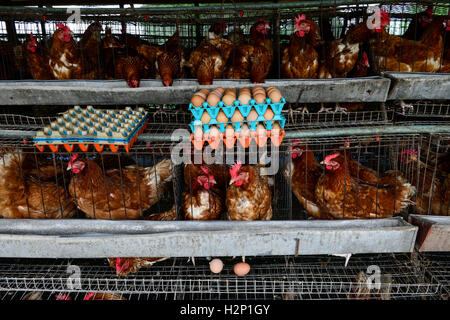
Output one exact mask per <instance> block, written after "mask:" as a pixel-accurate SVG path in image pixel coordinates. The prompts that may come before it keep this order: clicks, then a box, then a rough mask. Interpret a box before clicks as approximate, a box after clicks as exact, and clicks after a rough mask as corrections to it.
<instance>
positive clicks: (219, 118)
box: [216, 110, 228, 123]
mask: <svg viewBox="0 0 450 320" xmlns="http://www.w3.org/2000/svg"><path fill="white" fill-rule="evenodd" d="M216 120H217V122H219V123H225V122H227V121H228V118H227V116H226V115H225V112H223V111H222V110H220V111H219V113H218V114H217V117H216Z"/></svg>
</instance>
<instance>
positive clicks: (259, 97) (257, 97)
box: [253, 93, 266, 103]
mask: <svg viewBox="0 0 450 320" xmlns="http://www.w3.org/2000/svg"><path fill="white" fill-rule="evenodd" d="M253 99H255V102H256V103H264V101H265V100H266V95H265V94H262V93H258V94H256V95H255V96H253Z"/></svg>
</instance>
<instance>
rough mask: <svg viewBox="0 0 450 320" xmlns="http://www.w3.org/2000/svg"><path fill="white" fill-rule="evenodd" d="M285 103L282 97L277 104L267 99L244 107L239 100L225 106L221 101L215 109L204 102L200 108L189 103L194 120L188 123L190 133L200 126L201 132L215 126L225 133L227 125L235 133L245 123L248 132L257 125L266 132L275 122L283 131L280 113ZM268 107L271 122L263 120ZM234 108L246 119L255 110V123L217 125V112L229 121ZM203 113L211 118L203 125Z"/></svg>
mask: <svg viewBox="0 0 450 320" xmlns="http://www.w3.org/2000/svg"><path fill="white" fill-rule="evenodd" d="M285 103H286V100H285V99H284V97H281V100H280V102H277V103H275V102H272V101H271V100H270V99H269V98H267V99H266V100H265V101H264V103H256V101H255V100H254V99H251V100H250V101H249V103H248V104H245V105H241V104H240V102H239V100H235V101H234V103H233V104H232V105H226V104H225V103H224V102H223V101H219V103H218V105H217V106H215V107H213V106H210V105H209V103H208V102H206V101H205V102H204V103H203V104H202V106H200V107H195V106H194V105H193V104H192V103H191V104H189V110H190V111H191V113H192V115H193V116H194V120H193V121H192V122H191V123H190V127H191V130H192V132H194V127H195V126H197V125H202V126H203V132H205V133H207V132H209V130H210V128H211V126H212V125H217V126H218V128H219V131H220V132H225V129H226V126H227V125H228V124H232V125H233V127H234V130H235V131H240V130H241V126H242V124H243V123H247V125H248V126H249V128H250V130H252V131H254V130H256V127H257V126H258V124H259V123H263V124H264V127H265V128H266V129H267V130H272V126H273V121H277V122H278V123H279V124H280V126H281V129H284V124H285V122H286V119H285V117H284V116H283V115H282V113H281V111H282V109H283V106H284V104H285ZM269 107H270V108H271V109H272V111H273V113H274V117H273V119H272V120H270V121H267V120H266V119H265V118H264V113H265V112H266V111H267V108H269ZM236 108H237V109H238V110H239V111H240V113H241V114H242V116H243V117H244V118H246V117H247V116H248V115H249V113H250V111H251V110H252V108H255V110H256V112H257V113H258V118H257V119H256V120H255V121H248V120H244V121H239V122H232V121H227V122H223V123H219V122H218V121H217V115H218V114H219V112H220V111H221V110H222V111H223V112H224V113H225V116H226V117H227V118H228V119H230V118H231V117H232V116H233V114H234V112H235V111H236ZM205 111H206V112H208V114H209V116H210V117H211V120H210V121H209V123H207V124H203V123H202V122H201V118H202V115H203V112H205Z"/></svg>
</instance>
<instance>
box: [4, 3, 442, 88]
mask: <svg viewBox="0 0 450 320" xmlns="http://www.w3.org/2000/svg"><path fill="white" fill-rule="evenodd" d="M381 3H382V6H381V9H383V10H387V11H388V12H389V13H390V16H391V22H390V26H389V29H388V31H389V33H391V34H395V35H401V34H403V33H404V32H405V30H406V29H407V26H408V25H409V23H410V21H412V20H413V19H414V18H416V17H417V16H418V14H419V13H420V12H422V11H423V10H424V9H423V8H422V7H421V6H422V3H419V2H393V3H390V2H389V1H385V2H381ZM374 4H375V3H373V4H368V3H367V2H358V1H356V2H355V3H354V4H346V5H338V4H335V5H331V6H330V5H323V4H321V2H320V1H318V2H317V5H313V6H310V7H298V8H272V9H271V8H258V9H255V8H251V9H250V8H246V9H241V8H240V7H239V5H236V6H234V7H233V8H223V9H222V10H209V9H208V7H206V6H202V7H201V11H192V10H190V8H189V7H186V8H185V9H184V8H178V9H180V11H176V12H165V13H158V12H151V11H150V12H148V13H145V14H141V13H140V12H139V11H130V10H127V9H123V11H121V12H119V13H109V14H108V13H104V12H102V8H97V12H96V13H93V14H91V13H84V11H83V8H81V11H80V13H81V21H79V22H76V23H75V22H69V23H67V25H68V26H69V27H70V28H71V30H72V31H73V32H74V34H73V36H74V38H75V39H76V40H77V41H78V40H79V39H81V37H82V35H83V32H84V31H85V30H86V29H87V27H88V26H89V24H90V23H92V22H94V21H96V20H97V21H100V22H101V23H102V24H103V26H104V28H106V27H108V28H111V30H112V34H113V35H115V36H120V35H121V34H122V30H126V32H127V33H129V34H132V35H138V36H139V37H141V38H142V39H144V40H146V41H149V42H150V43H153V44H157V45H161V44H163V43H164V42H165V41H166V40H167V39H168V38H169V37H170V36H172V34H173V33H174V32H175V31H176V30H178V31H179V35H180V44H181V45H182V46H184V47H185V48H186V53H189V52H190V51H191V50H193V49H194V48H195V47H196V46H198V45H199V44H200V42H201V40H203V39H204V38H205V36H206V35H207V32H208V29H209V27H210V26H211V24H212V23H214V22H217V21H224V22H226V23H227V25H228V31H227V33H226V34H225V35H227V34H229V33H230V32H232V30H234V29H237V28H240V29H242V30H243V32H244V34H246V35H248V34H249V30H250V27H251V25H252V24H253V23H254V22H255V21H257V20H258V19H259V18H264V19H266V20H267V21H269V22H270V23H271V25H272V31H271V34H270V37H271V38H272V40H273V42H274V63H273V68H272V72H271V73H270V77H269V78H280V75H281V72H280V61H281V59H280V57H281V52H282V49H283V47H284V45H286V44H287V43H288V42H289V36H290V35H291V34H292V32H293V29H294V16H297V15H298V14H299V13H306V14H308V15H309V16H311V17H312V18H313V20H314V21H315V22H316V23H317V24H318V25H319V28H321V27H323V20H322V19H328V18H330V26H331V32H332V33H333V35H334V36H335V37H336V38H339V37H341V36H342V35H343V34H345V32H346V31H348V29H349V27H350V26H351V25H352V24H357V23H360V22H362V21H363V19H364V18H367V16H369V15H370V13H368V12H367V9H368V7H369V6H371V5H374ZM376 4H378V3H376ZM430 4H434V6H435V8H434V11H435V14H441V15H442V14H447V12H448V8H449V6H447V5H446V4H445V3H439V2H434V3H431V2H430ZM91 9H92V8H91ZM94 10H95V8H94ZM69 15H70V14H69V13H62V12H61V13H55V12H49V13H46V14H42V13H41V12H33V9H32V8H30V9H29V11H26V12H22V13H21V14H20V15H17V14H13V13H11V12H8V13H5V12H3V13H1V14H0V39H3V40H5V41H6V40H11V39H12V38H14V41H19V42H23V41H25V40H27V39H28V38H29V34H30V33H31V32H32V33H33V35H34V36H35V37H36V38H38V39H45V38H48V37H49V36H50V35H51V34H52V33H53V32H54V31H55V30H56V28H57V27H56V24H57V23H66V20H67V18H68V17H69ZM1 20H3V21H1ZM11 21H14V24H13V25H12V26H10V27H8V23H10V22H11ZM193 22H194V23H193ZM11 28H13V29H14V30H15V31H14V33H15V34H14V36H12V35H8V29H9V30H11ZM14 50H16V49H14ZM10 51H11V50H10ZM8 54H10V55H13V52H9V53H8ZM8 59H9V58H6V57H4V59H2V60H4V61H5V62H7V61H9V62H11V63H16V64H17V62H16V59H13V60H11V59H9V60H8ZM19 69H20V68H19ZM5 72H6V71H5ZM375 73H377V72H375ZM14 77H16V78H18V79H24V78H26V77H29V75H27V73H26V71H25V70H22V69H20V70H19V74H18V75H15V76H14Z"/></svg>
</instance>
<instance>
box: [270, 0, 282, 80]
mask: <svg viewBox="0 0 450 320" xmlns="http://www.w3.org/2000/svg"><path fill="white" fill-rule="evenodd" d="M277 2H278V0H274V3H277ZM280 16H281V14H280V9H276V10H275V12H274V15H273V19H272V26H273V40H274V41H275V47H274V49H275V52H274V55H273V56H274V62H275V63H274V64H273V66H272V68H275V76H276V78H277V79H279V78H281V72H280V61H281V52H280ZM272 70H273V69H272Z"/></svg>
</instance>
